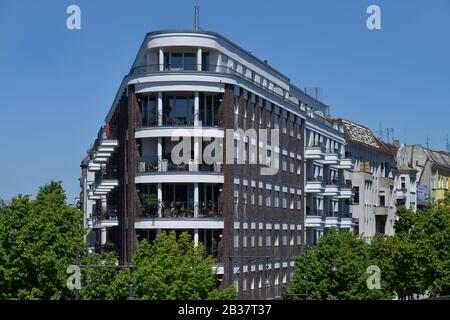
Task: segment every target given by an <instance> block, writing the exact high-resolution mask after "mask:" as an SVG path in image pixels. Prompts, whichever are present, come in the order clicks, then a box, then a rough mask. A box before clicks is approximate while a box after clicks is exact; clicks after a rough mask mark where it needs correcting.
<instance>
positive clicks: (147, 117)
mask: <svg viewBox="0 0 450 320" xmlns="http://www.w3.org/2000/svg"><path fill="white" fill-rule="evenodd" d="M139 108H140V111H141V117H142V125H143V126H156V125H158V112H157V108H156V97H155V96H146V97H143V98H141V99H140V100H139Z"/></svg>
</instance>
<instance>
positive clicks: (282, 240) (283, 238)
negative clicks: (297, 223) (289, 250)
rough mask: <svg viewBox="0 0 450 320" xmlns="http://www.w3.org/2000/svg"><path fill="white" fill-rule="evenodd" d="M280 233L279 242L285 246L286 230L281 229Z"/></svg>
mask: <svg viewBox="0 0 450 320" xmlns="http://www.w3.org/2000/svg"><path fill="white" fill-rule="evenodd" d="M282 234H283V236H282V238H281V244H282V245H283V246H285V245H287V230H283V232H282Z"/></svg>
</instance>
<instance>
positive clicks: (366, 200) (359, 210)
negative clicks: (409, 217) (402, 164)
mask: <svg viewBox="0 0 450 320" xmlns="http://www.w3.org/2000/svg"><path fill="white" fill-rule="evenodd" d="M330 121H331V123H334V124H339V125H341V126H343V128H344V133H345V142H346V144H345V153H346V155H345V157H346V158H351V159H352V164H353V172H347V173H346V175H345V178H344V179H345V181H346V183H347V184H351V185H352V187H353V193H354V197H353V200H352V201H351V203H350V212H351V215H352V217H353V218H356V219H358V220H359V230H358V231H359V234H360V236H361V238H363V239H365V240H366V241H370V240H371V239H372V237H373V236H374V235H375V233H383V234H387V235H392V234H394V222H395V219H396V216H395V212H396V208H395V206H396V193H395V185H396V182H397V178H398V177H397V176H396V175H395V174H396V172H394V170H393V169H395V167H396V162H395V157H394V154H393V152H392V150H391V149H390V147H389V146H388V145H386V144H385V143H383V142H382V141H380V140H379V139H377V138H376V137H375V135H374V134H373V133H372V131H371V130H370V129H368V128H366V127H364V126H362V125H359V124H356V123H354V122H351V121H348V120H344V119H335V120H330ZM349 201H350V200H349Z"/></svg>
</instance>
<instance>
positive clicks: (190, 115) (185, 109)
mask: <svg viewBox="0 0 450 320" xmlns="http://www.w3.org/2000/svg"><path fill="white" fill-rule="evenodd" d="M163 117H164V121H165V124H168V125H176V124H189V123H190V122H192V123H193V120H194V96H183V95H179V96H178V95H177V96H169V95H167V96H166V97H165V103H164V106H163ZM175 120H176V121H175ZM180 121H181V122H180Z"/></svg>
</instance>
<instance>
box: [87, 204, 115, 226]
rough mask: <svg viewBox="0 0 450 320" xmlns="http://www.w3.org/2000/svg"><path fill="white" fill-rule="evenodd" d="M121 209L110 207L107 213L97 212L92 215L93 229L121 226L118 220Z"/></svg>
mask: <svg viewBox="0 0 450 320" xmlns="http://www.w3.org/2000/svg"><path fill="white" fill-rule="evenodd" d="M118 214H119V208H118V207H117V206H113V205H110V206H108V209H107V210H106V211H103V210H100V209H98V210H95V211H94V213H93V214H92V227H93V228H108V227H115V226H117V225H119V220H118Z"/></svg>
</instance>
